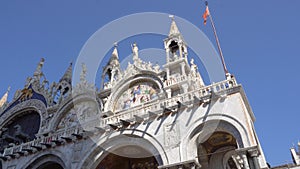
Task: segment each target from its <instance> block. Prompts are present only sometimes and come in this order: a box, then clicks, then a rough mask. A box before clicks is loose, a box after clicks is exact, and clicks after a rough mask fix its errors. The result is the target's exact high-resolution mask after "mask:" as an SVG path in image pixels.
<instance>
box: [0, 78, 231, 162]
mask: <svg viewBox="0 0 300 169" xmlns="http://www.w3.org/2000/svg"><path fill="white" fill-rule="evenodd" d="M235 86H237V83H236V80H235V79H234V78H232V79H229V80H225V81H221V82H218V83H213V84H211V85H209V86H204V87H202V88H200V89H198V90H195V91H191V92H187V93H184V94H180V95H177V96H174V97H172V98H166V99H164V100H163V101H158V100H153V101H150V102H147V103H145V104H141V105H138V106H136V107H133V108H130V109H127V110H121V111H118V112H115V113H114V114H113V115H111V116H108V117H106V118H101V119H95V120H93V121H89V122H81V123H80V124H81V126H80V127H78V126H76V127H70V128H67V129H65V130H59V131H56V132H55V133H49V135H48V136H42V137H40V138H37V139H35V140H32V141H30V142H26V143H22V144H20V145H13V146H11V147H8V148H6V149H5V150H4V153H3V155H2V156H1V157H2V158H7V159H9V158H15V157H17V156H19V155H23V154H28V153H32V152H36V151H38V150H42V149H45V148H48V147H53V146H56V145H57V144H60V143H67V142H70V141H72V140H73V139H78V137H79V136H80V135H81V134H83V133H84V132H85V131H84V130H83V128H84V129H85V130H86V128H90V129H95V127H96V128H98V129H99V128H100V129H103V130H104V131H107V127H108V125H109V124H119V123H120V120H126V121H129V122H130V121H133V122H134V121H135V120H136V116H138V117H140V118H142V119H143V121H144V120H145V121H146V120H147V119H149V118H150V117H149V116H150V115H149V111H151V112H154V113H156V114H157V116H159V115H160V114H163V113H164V109H165V108H169V109H170V108H174V107H178V104H179V103H181V104H193V102H194V101H195V98H197V99H198V100H205V99H206V100H208V99H210V96H211V95H212V94H213V93H215V94H216V95H217V94H218V92H221V91H226V90H228V89H230V88H233V87H235ZM82 126H84V127H82ZM110 129H111V128H110Z"/></svg>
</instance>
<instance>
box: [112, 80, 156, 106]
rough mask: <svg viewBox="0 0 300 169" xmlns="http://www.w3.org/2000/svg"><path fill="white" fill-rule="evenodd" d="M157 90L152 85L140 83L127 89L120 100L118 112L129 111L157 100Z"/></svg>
mask: <svg viewBox="0 0 300 169" xmlns="http://www.w3.org/2000/svg"><path fill="white" fill-rule="evenodd" d="M157 98H158V95H157V90H156V89H155V88H154V87H153V84H151V83H147V82H144V83H139V84H136V85H134V86H132V87H131V88H129V89H127V90H126V91H125V92H124V93H123V94H122V95H121V96H120V98H119V99H118V101H117V104H116V110H117V111H118V110H122V109H128V108H131V107H134V106H137V105H139V104H142V103H146V102H148V101H150V100H154V99H157Z"/></svg>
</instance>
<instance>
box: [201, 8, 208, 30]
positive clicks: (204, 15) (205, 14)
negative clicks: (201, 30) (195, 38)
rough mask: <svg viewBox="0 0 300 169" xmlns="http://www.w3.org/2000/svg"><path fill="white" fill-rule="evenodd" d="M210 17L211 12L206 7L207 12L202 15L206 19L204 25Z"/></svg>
mask: <svg viewBox="0 0 300 169" xmlns="http://www.w3.org/2000/svg"><path fill="white" fill-rule="evenodd" d="M208 16H209V10H208V6H206V9H205V12H204V14H203V15H202V17H203V19H204V25H206V22H207V17H208Z"/></svg>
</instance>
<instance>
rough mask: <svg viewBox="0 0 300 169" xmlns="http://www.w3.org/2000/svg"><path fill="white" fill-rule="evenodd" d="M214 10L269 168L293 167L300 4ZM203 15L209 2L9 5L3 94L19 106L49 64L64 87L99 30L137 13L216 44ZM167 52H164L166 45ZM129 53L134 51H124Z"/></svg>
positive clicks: (220, 2)
mask: <svg viewBox="0 0 300 169" xmlns="http://www.w3.org/2000/svg"><path fill="white" fill-rule="evenodd" d="M209 3H210V11H211V13H212V15H213V17H214V20H215V24H216V27H217V30H218V34H219V38H220V42H221V46H222V49H223V53H224V56H225V60H226V63H227V67H228V69H229V70H230V72H231V73H233V74H234V75H235V76H236V78H237V80H238V82H239V83H241V84H243V86H244V89H245V91H246V94H247V96H248V99H249V102H250V104H251V106H252V109H253V112H254V114H255V116H256V119H257V121H256V122H255V126H256V131H257V133H258V137H259V138H260V141H261V144H262V147H263V149H264V152H265V155H266V158H267V161H268V162H269V163H270V164H271V165H278V164H281V163H286V162H290V161H291V157H290V153H289V148H290V147H291V146H292V144H293V143H296V142H297V141H298V140H299V138H300V133H299V117H300V116H299V113H300V112H299V109H298V107H297V106H298V102H299V100H300V99H299V97H298V96H299V94H300V92H299V90H300V88H299V87H298V85H299V84H300V76H299V75H298V72H300V66H299V62H300V57H299V51H298V49H299V44H300V43H299V42H300V35H299V33H298V31H299V30H300V24H299V22H298V20H299V17H300V10H299V6H300V1H297V0H289V1H279V0H264V1H259V0H253V1H240V0H229V1H225V0H211V1H209ZM203 11H204V2H203V1H201V0H185V1H182V0H172V1H171V0H164V1H161V0H151V1H149V0H148V1H145V0H122V1H120V0H119V1H117V0H110V1H102V0H93V1H92V0H91V1H68V0H66V1H57V0H54V1H34V0H31V1H15V0H12V1H1V2H0V58H1V61H0V72H1V80H0V95H2V94H4V92H5V91H6V89H7V87H8V86H11V87H12V92H11V93H10V97H9V98H10V99H11V98H12V96H13V93H14V91H15V90H16V89H21V88H23V85H24V82H25V80H26V77H28V76H31V75H32V74H33V71H34V70H35V67H36V65H37V63H38V61H39V60H40V58H41V57H44V58H45V60H46V61H45V66H44V69H43V70H44V73H45V74H46V77H47V79H48V80H50V81H58V80H59V78H60V77H61V76H62V74H63V73H64V71H65V70H66V68H67V66H68V65H69V62H70V61H73V62H75V61H76V58H77V56H78V54H79V52H80V50H81V48H82V46H83V45H84V43H85V42H86V40H87V39H88V38H89V37H90V36H91V35H92V34H93V33H94V32H95V31H97V30H98V29H99V28H100V27H102V26H104V25H105V24H107V23H108V22H110V21H112V20H114V19H117V18H119V17H122V16H125V15H128V14H132V13H137V12H163V13H170V14H174V15H177V16H179V17H182V18H184V19H186V20H188V21H190V22H191V23H193V24H195V25H197V26H198V27H199V28H200V29H201V30H202V31H203V32H204V33H205V34H206V35H207V36H208V37H209V39H211V41H212V42H214V37H213V34H212V29H211V27H210V26H209V25H208V26H203V24H202V22H203V21H202V17H201V16H202V13H203ZM120 29H121V28H120ZM154 39H156V40H157V39H158V38H154ZM143 43H145V44H151V43H157V42H156V41H154V40H153V41H151V38H145V41H141V42H139V44H141V45H140V47H141V48H143V47H146V45H144V46H143ZM159 45H160V46H161V47H162V48H163V43H162V41H161V44H159ZM99 47H101V46H99ZM156 47H157V46H156ZM158 47H159V46H158ZM126 50H127V51H126ZM128 51H130V48H129V46H128V49H124V52H125V53H127V54H128ZM119 52H120V54H121V53H122V50H121V49H120V51H119Z"/></svg>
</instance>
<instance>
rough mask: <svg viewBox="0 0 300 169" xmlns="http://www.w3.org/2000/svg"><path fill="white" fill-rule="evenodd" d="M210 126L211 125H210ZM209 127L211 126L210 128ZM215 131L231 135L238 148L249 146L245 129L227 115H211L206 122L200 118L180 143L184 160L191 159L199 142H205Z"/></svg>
mask: <svg viewBox="0 0 300 169" xmlns="http://www.w3.org/2000/svg"><path fill="white" fill-rule="evenodd" d="M210 124H212V125H210ZM209 126H213V128H210V127H209ZM215 131H223V132H227V133H229V134H231V135H232V136H233V137H234V138H235V139H236V140H237V146H238V147H239V148H243V147H247V146H250V141H249V137H248V134H247V132H246V129H245V127H244V126H243V124H241V123H240V122H239V121H237V120H236V119H234V118H233V117H229V116H227V115H224V114H222V115H216V114H214V115H211V116H208V117H207V119H206V121H205V122H203V118H200V119H199V120H198V121H197V122H195V123H194V124H193V125H192V126H191V127H190V130H189V131H188V132H187V137H185V138H184V140H183V141H182V143H181V150H182V152H183V155H184V158H187V159H189V158H192V157H194V156H195V155H196V154H198V152H197V149H198V148H197V147H198V145H199V143H201V141H205V139H208V138H209V136H210V135H211V134H212V133H213V132H215Z"/></svg>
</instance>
